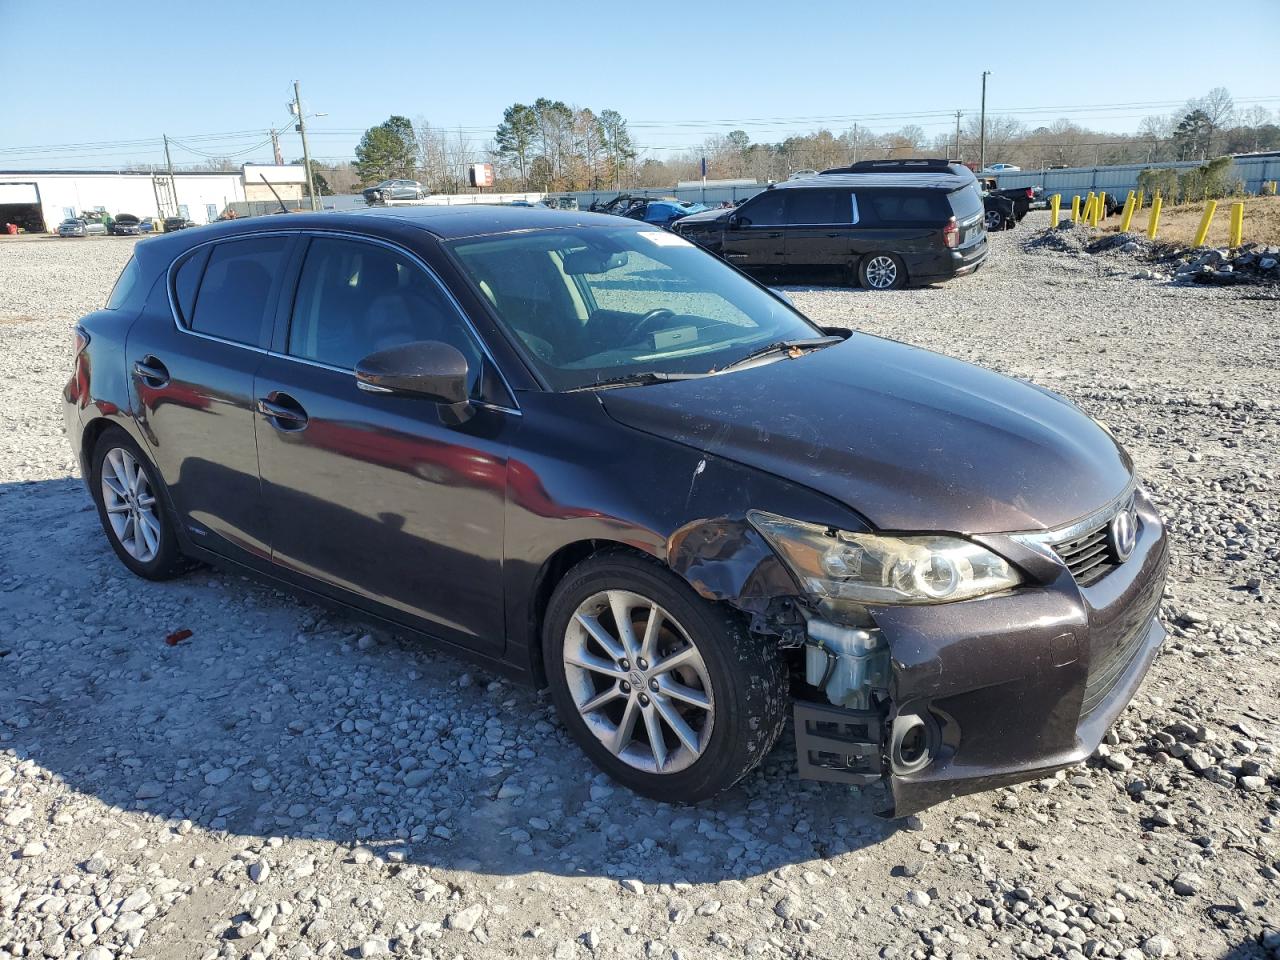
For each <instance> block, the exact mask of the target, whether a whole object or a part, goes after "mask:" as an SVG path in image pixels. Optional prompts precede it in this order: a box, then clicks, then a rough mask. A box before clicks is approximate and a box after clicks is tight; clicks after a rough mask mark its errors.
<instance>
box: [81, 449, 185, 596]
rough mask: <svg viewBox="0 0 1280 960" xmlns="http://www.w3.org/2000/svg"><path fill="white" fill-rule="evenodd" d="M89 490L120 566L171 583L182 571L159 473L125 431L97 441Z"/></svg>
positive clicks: (180, 552)
mask: <svg viewBox="0 0 1280 960" xmlns="http://www.w3.org/2000/svg"><path fill="white" fill-rule="evenodd" d="M89 489H90V490H91V491H92V494H93V501H94V504H95V505H96V506H97V508H98V519H99V520H101V521H102V529H103V530H104V531H106V534H107V540H108V541H109V542H110V543H111V549H113V550H114V551H115V552H116V556H117V557H119V558H120V562H121V563H123V564H124V565H125V566H126V567H128V568H129V569H130V570H131V571H132V572H133V573H135V574H137V575H138V576H140V577H144V578H145V579H147V580H169V579H172V578H173V577H176V576H178V575H179V574H180V573H182V572H183V571H184V570H185V563H184V560H183V556H182V551H181V549H180V548H179V546H178V538H177V536H176V535H175V533H174V530H173V521H172V519H171V517H170V515H169V513H168V511H167V510H166V509H165V506H164V505H165V502H166V500H165V494H164V490H163V489H162V487H161V481H160V479H159V474H158V472H157V471H156V468H155V467H154V466H153V465H152V464H151V461H150V460H148V459H147V457H146V454H144V453H143V452H142V449H141V448H140V447H139V446H138V445H137V444H136V443H135V442H134V440H133V438H132V437H130V436H129V435H128V434H127V433H125V432H124V431H123V430H120V429H118V428H115V427H113V428H111V429H109V430H106V431H105V432H104V433H103V434H102V436H100V437H99V438H98V442H97V444H96V445H95V446H94V448H93V470H92V473H91V475H90V482H89Z"/></svg>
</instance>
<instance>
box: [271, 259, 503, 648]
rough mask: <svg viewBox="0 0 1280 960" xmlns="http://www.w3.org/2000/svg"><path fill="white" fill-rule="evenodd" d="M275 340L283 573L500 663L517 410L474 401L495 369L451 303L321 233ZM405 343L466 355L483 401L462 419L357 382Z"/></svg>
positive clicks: (277, 541) (277, 513)
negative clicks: (356, 370)
mask: <svg viewBox="0 0 1280 960" xmlns="http://www.w3.org/2000/svg"><path fill="white" fill-rule="evenodd" d="M277 336H278V337H279V338H280V339H278V340H277V347H278V350H277V352H276V353H275V354H273V355H271V356H269V357H266V358H265V359H264V361H263V364H262V366H261V367H260V368H259V369H258V376H257V382H256V398H257V402H258V405H259V411H258V417H257V436H258V458H259V463H260V466H261V472H262V482H263V496H264V499H265V502H266V506H267V510H268V514H269V517H270V523H271V545H272V560H273V563H274V564H275V567H276V570H277V571H278V572H279V573H280V574H281V575H282V576H285V577H286V578H288V579H292V580H294V581H296V582H299V583H301V584H303V585H305V586H308V587H311V588H313V589H318V590H320V591H321V592H326V593H330V594H331V595H335V596H338V597H340V598H342V599H347V600H352V601H354V602H355V603H357V604H358V605H362V606H365V607H366V608H367V609H370V610H371V611H372V612H375V613H379V614H381V615H383V616H387V617H390V618H392V619H395V620H399V621H401V622H403V623H406V624H407V625H409V626H412V627H416V628H418V629H422V630H425V631H427V632H429V633H432V634H434V635H435V636H438V637H440V638H442V639H445V640H450V641H452V642H455V643H461V644H463V645H466V646H469V647H471V648H473V649H477V650H481V651H483V652H486V653H490V654H500V653H501V652H502V649H503V645H504V641H505V637H504V629H503V613H502V611H503V596H502V590H501V581H502V577H501V573H502V548H503V521H504V511H505V498H506V473H507V448H508V442H507V440H508V437H509V434H510V432H511V431H512V430H514V429H516V426H517V424H518V420H519V415H518V414H517V413H515V412H513V411H511V410H509V409H504V408H503V407H502V406H501V405H499V404H490V403H488V402H483V401H487V399H488V396H487V392H488V391H490V390H492V389H493V388H491V387H487V386H484V385H483V384H485V382H486V377H485V375H484V374H485V369H486V365H490V369H491V361H489V360H488V359H487V357H486V355H485V354H484V352H483V351H482V349H481V347H480V345H479V343H478V342H477V340H476V338H475V336H474V335H473V333H472V331H471V330H470V329H469V327H468V326H467V324H466V322H465V320H464V319H463V317H462V315H461V314H460V313H459V311H458V309H457V308H456V307H455V306H454V304H453V302H452V300H451V299H450V298H449V297H448V296H447V295H446V294H445V293H444V291H443V288H442V287H441V286H440V284H439V282H438V281H437V280H436V279H435V278H434V277H433V276H432V275H431V274H429V273H428V272H427V271H426V269H425V268H424V267H423V266H422V265H421V264H420V263H419V262H418V261H417V260H416V259H415V258H413V257H412V256H410V255H408V254H406V253H405V252H403V251H400V250H397V249H393V248H391V247H388V246H384V245H382V244H378V243H374V242H366V241H360V240H353V239H347V238H334V237H315V238H312V239H311V240H310V241H309V245H308V248H307V250H306V253H305V259H304V260H303V263H302V269H301V273H300V274H299V277H298V288H297V293H296V295H295V297H294V303H293V308H292V311H291V315H290V318H289V322H288V327H287V330H284V331H281V332H280V333H278V334H277ZM413 340H439V341H443V342H445V343H449V344H451V345H453V346H455V347H457V348H458V349H459V350H461V351H462V353H463V354H464V356H466V357H467V360H468V366H469V368H470V370H471V371H472V373H473V376H472V396H473V397H475V398H476V399H477V400H479V401H482V402H478V403H476V404H474V405H473V407H472V410H471V416H470V418H469V419H465V420H463V421H462V422H458V420H457V418H454V417H450V416H449V415H448V412H447V411H446V410H445V409H443V408H441V407H439V406H437V405H436V404H435V403H433V402H432V401H430V400H426V399H423V398H419V397H412V396H405V395H397V394H389V393H369V392H366V391H364V390H362V389H359V388H358V387H357V386H356V380H355V377H354V375H353V373H352V369H353V367H354V366H355V364H356V363H357V362H358V361H359V360H361V359H362V358H363V357H365V356H367V355H368V354H370V353H374V352H376V351H379V350H383V349H386V348H388V347H392V346H395V345H397V344H399V343H405V342H409V341H413ZM503 399H505V400H506V401H507V402H510V400H509V398H506V397H505V396H504V397H503Z"/></svg>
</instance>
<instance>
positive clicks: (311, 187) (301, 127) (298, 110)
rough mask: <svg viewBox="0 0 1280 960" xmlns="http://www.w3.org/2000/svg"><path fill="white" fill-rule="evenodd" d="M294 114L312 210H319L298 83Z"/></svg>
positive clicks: (294, 97)
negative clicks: (300, 139)
mask: <svg viewBox="0 0 1280 960" xmlns="http://www.w3.org/2000/svg"><path fill="white" fill-rule="evenodd" d="M293 112H294V114H296V115H297V117H298V125H297V128H296V129H297V131H298V133H300V134H302V162H303V163H304V164H306V166H307V193H308V194H309V195H310V197H311V209H312V210H319V209H320V208H319V207H318V206H317V205H316V184H315V180H314V179H313V178H312V176H311V150H310V148H308V147H307V121H306V119H305V118H304V117H303V115H302V91H301V90H300V89H299V88H298V81H297V80H295V81H293Z"/></svg>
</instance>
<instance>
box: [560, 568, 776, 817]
mask: <svg viewBox="0 0 1280 960" xmlns="http://www.w3.org/2000/svg"><path fill="white" fill-rule="evenodd" d="M543 655H544V664H545V666H546V669H547V677H548V680H549V682H550V686H551V692H552V696H553V698H554V699H555V702H556V708H557V709H558V711H559V713H560V716H561V719H562V720H563V722H564V724H565V726H567V727H568V728H569V731H570V732H571V733H572V734H573V736H574V739H575V740H577V742H578V743H579V745H580V746H581V747H582V748H583V750H584V751H585V752H586V753H587V755H588V756H590V757H591V759H592V760H594V761H595V763H596V764H597V766H599V767H600V768H601V769H603V770H604V771H605V772H607V773H608V774H609V775H610V776H612V777H613V778H614V779H615V780H617V781H619V782H621V783H622V784H624V785H625V786H627V787H629V788H631V789H632V790H635V791H636V792H637V793H641V794H644V795H646V796H650V797H654V798H655V799H660V800H669V801H681V802H689V803H692V802H696V801H698V800H703V799H705V798H707V797H710V796H714V795H715V794H717V793H719V792H721V791H722V790H725V789H727V788H728V787H730V786H732V785H733V784H734V783H736V782H737V781H738V780H739V779H741V778H742V777H743V776H744V775H745V774H746V773H748V772H749V771H750V770H751V769H752V768H754V767H755V766H756V765H757V764H758V763H759V762H760V760H761V759H763V758H764V756H765V754H766V753H767V752H768V751H769V749H770V748H771V747H772V746H773V744H774V742H775V741H776V740H777V737H778V735H779V733H780V732H781V730H782V727H783V724H784V722H785V719H786V705H787V694H786V676H785V673H784V671H783V669H782V662H781V660H780V658H779V657H778V655H777V652H776V648H774V647H773V646H772V645H771V644H769V643H768V641H767V640H766V639H765V638H763V637H760V636H757V635H755V634H752V633H751V632H750V631H748V630H747V629H746V625H745V623H744V622H743V619H742V617H741V616H740V615H738V614H736V613H734V612H733V611H731V610H729V609H727V608H725V607H724V606H723V605H720V604H714V603H711V602H709V601H706V600H703V599H702V598H701V597H699V596H697V594H695V593H694V592H693V591H692V590H691V589H690V588H689V587H688V586H687V585H686V584H685V583H684V582H683V581H682V580H680V579H679V578H678V577H676V576H675V575H674V574H672V573H671V572H670V571H668V570H667V569H666V568H665V567H662V566H660V565H659V564H658V563H656V562H655V561H653V560H649V559H646V558H643V557H638V556H631V555H629V554H623V553H616V554H602V555H598V556H597V557H593V558H591V559H588V560H586V561H583V563H581V564H579V565H578V566H577V567H575V568H574V569H573V570H571V571H570V572H569V574H568V575H567V576H566V577H565V579H564V581H562V582H561V584H560V585H559V586H558V587H557V588H556V591H555V593H554V594H553V596H552V598H551V603H550V605H549V606H548V610H547V617H546V622H545V631H544V641H543Z"/></svg>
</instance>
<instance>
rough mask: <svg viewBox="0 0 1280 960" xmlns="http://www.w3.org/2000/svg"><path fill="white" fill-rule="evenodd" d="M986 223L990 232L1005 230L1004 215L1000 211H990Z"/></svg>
mask: <svg viewBox="0 0 1280 960" xmlns="http://www.w3.org/2000/svg"><path fill="white" fill-rule="evenodd" d="M986 221H987V231H988V232H994V231H996V230H1003V229H1004V214H1002V213H1001V212H1000V211H999V210H988V211H987V218H986Z"/></svg>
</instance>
